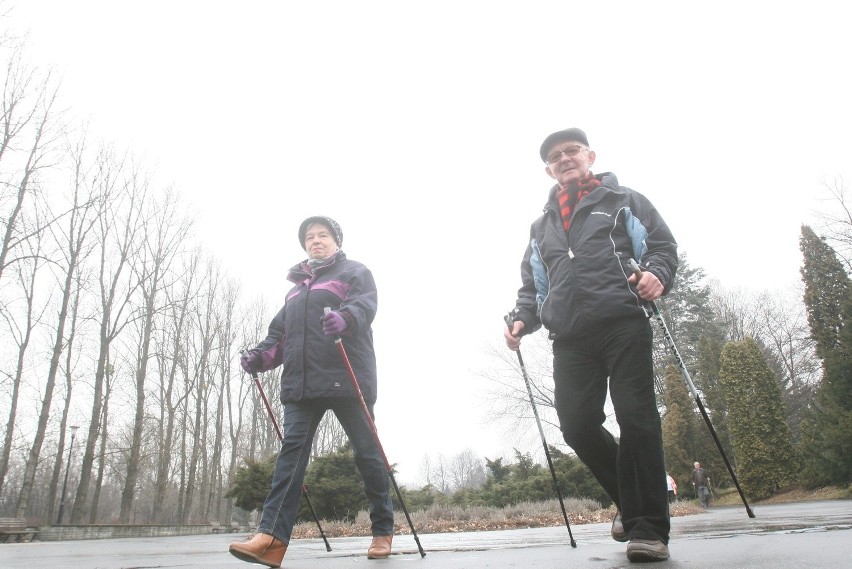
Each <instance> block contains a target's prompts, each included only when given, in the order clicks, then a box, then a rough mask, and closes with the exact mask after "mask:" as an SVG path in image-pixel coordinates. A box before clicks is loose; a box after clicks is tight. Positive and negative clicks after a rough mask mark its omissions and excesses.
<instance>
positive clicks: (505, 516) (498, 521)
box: [293, 498, 703, 539]
mask: <svg viewBox="0 0 852 569" xmlns="http://www.w3.org/2000/svg"><path fill="white" fill-rule="evenodd" d="M565 511H566V512H568V519H569V521H570V522H571V524H572V525H582V524H595V523H602V522H609V521H610V520H612V518H613V516H614V515H615V508H614V507H610V508H605V509H603V508H601V507H600V504H598V503H597V502H596V501H594V500H584V499H574V498H569V499H567V500H565ZM702 511H703V510H702V509H701V508H700V507H699V506H697V505H695V504H694V503H693V502H680V501H677V502H675V503H674V504H672V505H671V515H672V516H688V515H691V514H697V513H700V512H702ZM411 522H412V523H413V524H414V527H415V528H416V529H417V532H418V533H455V532H468V531H490V530H501V529H522V528H534V527H554V526H561V525H563V524H564V523H565V520H564V519H563V518H562V510H561V509H560V507H559V501H558V500H556V499H553V500H548V501H546V502H524V503H521V504H517V505H514V506H508V507H506V508H485V507H471V508H455V507H446V506H433V507H431V508H429V509H427V510H424V511H419V512H411ZM321 523H322V529H323V532H324V533H325V535H326V536H327V537H355V536H369V535H370V518H369V515H368V514H367V512H361V513H360V514H358V517H357V518H356V520H355V522H354V523H348V522H342V521H334V520H331V521H325V520H324V521H322V522H321ZM395 531H396V533H397V534H407V533H410V529H409V527H408V522H407V521H406V520H405V515H404V514H402V512H397V516H396V530H395ZM318 537H320V535H319V530H318V529H317V526H316V524H315V523H313V522H303V523H300V524H297V525H296V527H295V528H293V538H295V539H300V538H301V539H305V538H318Z"/></svg>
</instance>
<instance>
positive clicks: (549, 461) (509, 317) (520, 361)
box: [503, 314, 577, 547]
mask: <svg viewBox="0 0 852 569" xmlns="http://www.w3.org/2000/svg"><path fill="white" fill-rule="evenodd" d="M503 319H504V320H505V321H506V326H508V327H509V332H511V331H512V325H513V324H514V323H515V321H514V320H512V315H511V314H507V315H506V316H505V317H504V318H503ZM515 353H516V354H518V364H519V365H520V366H521V375H523V376H524V383H526V384H527V393H528V394H529V396H530V405H532V409H533V415H535V422H536V424H537V425H538V434H539V435H541V444H542V446H544V455H545V456H546V457H547V465H548V466H549V467H550V475H551V476H552V477H553V488H554V489H555V490H556V496H557V497H558V498H559V506H560V507H561V508H562V517H563V518H565V527H567V528H568V537H569V538H571V547H577V542H576V541H574V535H573V534H572V533H571V522H569V521H568V514H567V513H566V512H565V502H563V501H562V491H561V490H560V489H559V482H557V481H556V469H555V468H553V460H552V459H551V458H550V449H549V448H547V439H546V438H545V437H544V429H542V428H541V419H539V417H538V408H537V407H536V406H535V399H534V398H533V392H532V387H531V386H530V376H529V375H527V368H526V366H525V365H524V358H523V357H522V356H521V349H520V348H518V350H517V351H516V352H515Z"/></svg>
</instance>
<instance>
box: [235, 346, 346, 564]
mask: <svg viewBox="0 0 852 569" xmlns="http://www.w3.org/2000/svg"><path fill="white" fill-rule="evenodd" d="M240 353H241V354H245V353H246V351H245V350H241V351H240ZM251 377H252V379H253V380H254V384H255V385H256V386H257V390H258V391H259V392H260V398H261V399H263V404H264V406H265V407H266V412H267V413H268V414H269V418H270V419H271V420H272V426H273V427H275V432H276V433H277V434H278V441H279V442H280V443H282V444H283V443H284V435H282V434H281V429H279V428H278V421H276V420H275V413H273V412H272V405H270V404H269V399H267V398H266V393H264V392H263V386H262V385H261V384H260V378H258V377H257V372H252V373H251ZM302 495H304V496H305V501H306V502H307V503H308V508H309V509H310V510H311V514H312V515H313V516H314V521H315V522H316V523H317V529H319V532H320V535H321V536H322V540H323V541H324V542H325V550H326V551H331V545H329V544H328V539H326V537H325V533H324V532H323V531H322V526H321V525H320V521H319V517H318V516H317V512H316V510H314V505H313V504H311V497H310V496H308V487H307V486H305V485H304V484H302Z"/></svg>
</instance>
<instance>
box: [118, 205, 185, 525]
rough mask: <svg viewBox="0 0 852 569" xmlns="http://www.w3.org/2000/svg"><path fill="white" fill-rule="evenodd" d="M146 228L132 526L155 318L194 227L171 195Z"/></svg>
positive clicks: (128, 490) (127, 491) (127, 504)
mask: <svg viewBox="0 0 852 569" xmlns="http://www.w3.org/2000/svg"><path fill="white" fill-rule="evenodd" d="M143 225H144V227H145V231H144V240H143V248H142V250H141V255H140V258H139V259H138V260H137V262H136V264H135V265H134V270H135V271H136V273H137V278H138V279H139V282H140V283H141V286H140V292H141V295H142V306H141V311H142V320H141V324H142V325H141V329H140V335H139V339H138V346H137V347H138V353H137V358H136V372H135V375H136V377H135V380H136V382H135V383H136V404H135V409H136V410H135V414H134V418H133V432H132V439H131V442H130V449H129V455H128V460H127V476H126V478H125V481H124V489H123V490H122V494H121V512H120V514H119V520H120V522H121V523H125V524H126V523H129V522H130V515H131V511H132V509H133V503H134V496H135V495H136V484H137V482H138V479H139V474H140V465H141V459H142V435H143V430H144V427H145V425H144V419H145V395H146V393H145V386H146V380H147V378H148V364H149V359H150V355H151V347H152V345H151V340H152V338H153V336H154V323H155V318H156V316H157V314H158V313H159V312H160V310H162V306H161V304H160V301H161V293H162V291H163V289H164V288H166V287H168V286H170V285H171V281H170V278H171V275H170V269H171V266H172V263H173V262H174V260H175V258H176V257H177V255H178V254H179V253H180V248H181V247H182V246H183V244H184V243H185V240H186V237H187V234H188V232H189V229H190V226H191V223H190V221H189V220H188V219H181V218H180V216H179V214H178V201H177V199H176V197H175V196H174V195H173V194H171V193H169V194H167V195H166V196H165V198H164V199H163V200H162V201H159V200H153V201H152V203H151V210H150V215H147V216H145V218H144V222H143Z"/></svg>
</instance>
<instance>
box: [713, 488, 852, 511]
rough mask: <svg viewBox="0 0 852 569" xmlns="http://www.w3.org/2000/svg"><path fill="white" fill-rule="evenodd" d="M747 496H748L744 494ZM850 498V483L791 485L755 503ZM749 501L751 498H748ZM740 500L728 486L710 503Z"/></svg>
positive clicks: (721, 503)
mask: <svg viewBox="0 0 852 569" xmlns="http://www.w3.org/2000/svg"><path fill="white" fill-rule="evenodd" d="M746 498H748V496H746ZM849 499H852V485H850V486H847V487H842V486H827V487H825V488H817V489H816V490H806V489H804V488H800V487H792V488H787V489H785V490H782V491H781V492H778V493H777V494H775V495H773V496H771V497H769V498H767V499H765V500H759V501H756V502H755V503H756V504H787V503H790V502H814V501H817V500H849ZM749 501H751V500H749ZM740 502H741V500H740V495H739V493H737V491H736V489H734V488H730V489H727V490H724V491H721V492H716V494H715V495H714V497H713V502H712V503H711V505H713V504H715V505H717V506H731V505H735V504H739V503H740Z"/></svg>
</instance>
